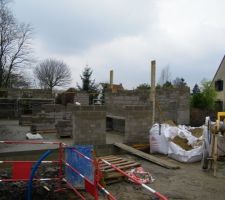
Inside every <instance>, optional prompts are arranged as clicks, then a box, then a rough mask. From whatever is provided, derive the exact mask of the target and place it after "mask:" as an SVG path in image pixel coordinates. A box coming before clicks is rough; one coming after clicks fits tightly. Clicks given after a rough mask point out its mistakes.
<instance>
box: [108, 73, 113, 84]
mask: <svg viewBox="0 0 225 200" xmlns="http://www.w3.org/2000/svg"><path fill="white" fill-rule="evenodd" d="M109 83H110V88H112V85H113V70H110V80H109Z"/></svg>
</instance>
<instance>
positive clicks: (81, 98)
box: [74, 92, 89, 105]
mask: <svg viewBox="0 0 225 200" xmlns="http://www.w3.org/2000/svg"><path fill="white" fill-rule="evenodd" d="M74 102H79V103H81V105H89V94H88V93H87V92H77V93H76V95H75V97H74Z"/></svg>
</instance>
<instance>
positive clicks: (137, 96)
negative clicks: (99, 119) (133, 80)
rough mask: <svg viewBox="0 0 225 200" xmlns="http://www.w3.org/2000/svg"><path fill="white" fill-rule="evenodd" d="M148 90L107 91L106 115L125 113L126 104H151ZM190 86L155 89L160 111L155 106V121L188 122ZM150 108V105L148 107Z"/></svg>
mask: <svg viewBox="0 0 225 200" xmlns="http://www.w3.org/2000/svg"><path fill="white" fill-rule="evenodd" d="M149 96H150V94H149V91H120V92H118V93H116V94H115V93H110V92H107V93H106V94H105V105H106V106H107V115H115V116H122V117H124V116H125V115H126V113H125V110H124V109H123V107H124V106H126V105H134V106H135V105H151V101H150V98H149ZM189 100H190V88H188V87H185V88H168V89H164V88H161V89H157V90H156V101H157V104H158V106H159V108H160V110H161V111H162V112H161V113H160V112H159V109H158V107H156V121H157V122H162V121H163V120H164V119H163V118H165V120H168V119H170V120H173V121H175V122H176V123H179V124H189V123H190V103H189ZM149 109H150V110H151V109H152V107H150V108H149Z"/></svg>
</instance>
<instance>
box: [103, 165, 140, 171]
mask: <svg viewBox="0 0 225 200" xmlns="http://www.w3.org/2000/svg"><path fill="white" fill-rule="evenodd" d="M140 165H141V164H140V163H133V164H129V165H124V166H120V167H117V168H119V169H127V168H131V167H139V166H140ZM113 171H115V169H113V168H110V169H107V170H105V172H113Z"/></svg>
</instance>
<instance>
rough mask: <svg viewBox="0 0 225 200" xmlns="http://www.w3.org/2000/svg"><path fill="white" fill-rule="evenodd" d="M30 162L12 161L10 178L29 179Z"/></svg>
mask: <svg viewBox="0 0 225 200" xmlns="http://www.w3.org/2000/svg"><path fill="white" fill-rule="evenodd" d="M31 167H32V162H16V163H13V168H12V178H13V179H16V180H18V179H29V177H30V170H31Z"/></svg>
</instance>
